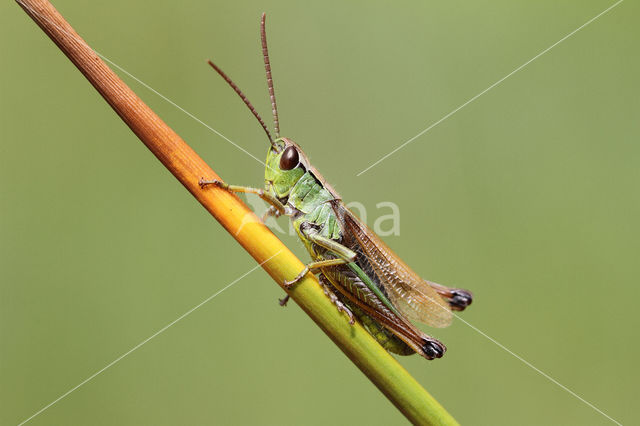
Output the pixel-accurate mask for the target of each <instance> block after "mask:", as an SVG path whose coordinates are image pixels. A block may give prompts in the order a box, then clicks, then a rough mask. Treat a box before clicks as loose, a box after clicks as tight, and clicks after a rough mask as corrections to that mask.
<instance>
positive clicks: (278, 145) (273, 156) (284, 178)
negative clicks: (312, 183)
mask: <svg viewBox="0 0 640 426" xmlns="http://www.w3.org/2000/svg"><path fill="white" fill-rule="evenodd" d="M305 163H306V157H305V156H304V154H303V153H302V151H301V150H300V148H299V147H298V145H297V144H296V143H295V142H293V141H291V140H289V139H287V138H278V139H276V140H275V141H273V144H271V146H269V151H268V152H267V162H266V166H267V167H266V168H265V171H264V185H265V189H266V190H267V191H269V192H270V193H272V194H273V195H275V196H276V197H278V198H280V199H282V198H287V197H288V196H289V192H290V191H291V188H293V186H294V185H295V184H296V182H298V180H299V179H300V178H301V177H302V175H303V174H304V172H305V170H306V167H305V166H306V165H305Z"/></svg>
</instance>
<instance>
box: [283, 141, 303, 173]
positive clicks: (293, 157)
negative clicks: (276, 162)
mask: <svg viewBox="0 0 640 426" xmlns="http://www.w3.org/2000/svg"><path fill="white" fill-rule="evenodd" d="M299 161H300V157H299V156H298V150H297V149H296V148H295V147H294V146H289V147H288V148H287V149H285V150H284V152H283V153H282V157H280V168H281V169H282V170H291V169H293V168H294V167H295V166H297V165H298V162H299Z"/></svg>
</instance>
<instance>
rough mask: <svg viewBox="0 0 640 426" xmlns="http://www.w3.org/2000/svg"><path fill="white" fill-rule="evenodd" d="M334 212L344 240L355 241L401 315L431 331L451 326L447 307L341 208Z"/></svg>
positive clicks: (374, 235) (399, 260) (363, 226)
mask: <svg viewBox="0 0 640 426" xmlns="http://www.w3.org/2000/svg"><path fill="white" fill-rule="evenodd" d="M334 208H335V209H336V210H337V213H338V217H339V218H341V221H342V223H343V225H344V227H345V236H348V238H353V239H354V240H355V241H354V243H356V244H357V245H358V247H359V248H360V249H361V251H362V252H363V253H364V255H365V256H366V257H367V261H368V262H369V264H370V265H371V267H372V269H373V270H374V272H375V274H376V275H377V276H378V278H379V281H380V283H381V284H382V286H383V287H384V290H385V292H386V293H387V295H388V296H389V300H390V301H391V303H393V305H394V306H395V307H396V308H397V309H398V310H399V311H400V312H401V313H403V314H404V315H406V316H407V318H409V319H411V320H414V321H418V322H421V323H424V324H427V325H430V326H431V327H446V326H448V325H449V324H451V321H452V319H453V314H452V313H451V309H450V308H449V304H448V303H447V302H445V301H444V300H443V299H442V297H440V295H439V294H438V293H436V291H435V290H434V289H433V288H431V287H430V286H429V285H428V284H427V283H426V282H425V281H424V280H423V279H422V278H420V276H418V274H416V273H415V272H413V270H411V268H409V266H408V265H407V264H406V263H404V262H403V261H402V260H401V259H400V258H399V257H398V256H396V254H395V253H394V252H393V251H392V250H391V249H390V248H389V247H388V246H387V245H386V244H385V243H384V242H383V241H382V240H381V239H380V237H378V236H377V235H376V234H375V233H374V232H373V231H371V230H370V229H369V228H368V227H367V226H366V225H365V224H364V223H362V222H361V221H360V220H359V219H358V218H357V217H356V216H355V215H354V214H353V213H352V212H351V211H350V210H349V209H347V208H346V207H345V206H344V205H343V204H341V203H340V205H338V206H334Z"/></svg>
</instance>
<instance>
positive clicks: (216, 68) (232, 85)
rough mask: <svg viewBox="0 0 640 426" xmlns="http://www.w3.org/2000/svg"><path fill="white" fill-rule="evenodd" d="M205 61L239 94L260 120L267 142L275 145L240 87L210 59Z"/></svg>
mask: <svg viewBox="0 0 640 426" xmlns="http://www.w3.org/2000/svg"><path fill="white" fill-rule="evenodd" d="M207 62H208V63H209V65H211V67H212V68H213V69H214V70H216V72H217V73H218V74H220V77H222V78H223V79H224V81H226V82H227V83H228V84H229V86H231V88H232V89H233V90H234V91H235V92H236V93H237V94H238V96H240V98H241V99H242V101H243V102H244V104H245V105H246V106H247V107H248V108H249V109H250V110H251V113H252V114H253V116H254V117H255V118H257V119H258V121H259V122H260V124H261V125H262V128H263V129H264V131H265V132H266V133H267V137H268V138H269V142H270V143H271V145H272V146H275V145H274V144H273V138H272V137H271V133H270V132H269V129H267V125H266V124H264V121H263V120H262V117H260V114H258V111H256V109H255V108H254V107H253V105H252V104H251V102H250V101H249V99H247V97H246V96H245V94H244V93H242V90H240V88H239V87H238V86H236V84H235V83H234V82H233V80H231V78H229V76H228V75H227V74H225V73H224V71H222V70H221V69H220V67H218V66H217V65H216V64H214V63H213V62H212V61H211V60H209V61H207Z"/></svg>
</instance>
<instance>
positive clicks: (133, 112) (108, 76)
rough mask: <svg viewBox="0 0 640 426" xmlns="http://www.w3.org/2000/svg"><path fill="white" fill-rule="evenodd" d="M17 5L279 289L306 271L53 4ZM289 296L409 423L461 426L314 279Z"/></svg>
mask: <svg viewBox="0 0 640 426" xmlns="http://www.w3.org/2000/svg"><path fill="white" fill-rule="evenodd" d="M17 2H18V4H19V5H20V6H21V7H22V8H23V9H24V10H25V12H26V13H27V14H28V15H29V16H30V17H31V18H32V19H33V20H34V21H35V22H36V23H37V24H38V25H39V26H40V28H41V29H42V30H43V31H44V32H45V33H46V34H47V35H48V36H49V37H50V38H51V40H53V42H54V43H55V44H56V45H58V47H59V48H60V50H62V52H64V54H65V55H66V56H67V57H68V58H69V59H70V60H71V62H73V63H74V64H75V66H76V67H77V68H78V69H79V70H80V72H82V74H83V75H84V76H85V77H86V78H87V80H89V82H90V83H91V84H92V85H93V86H94V87H95V89H96V90H97V91H98V92H99V93H100V94H101V95H102V97H103V98H104V99H105V100H106V101H107V102H108V103H109V105H111V107H112V108H113V109H114V110H115V112H116V113H117V114H118V115H119V116H120V118H121V119H122V120H123V121H124V122H125V123H126V124H127V125H128V126H129V128H131V130H132V131H133V132H134V133H135V134H136V135H137V136H138V138H140V140H141V141H142V142H143V143H144V144H145V145H146V146H147V147H148V148H149V150H150V151H151V152H152V153H153V154H154V155H155V156H156V158H157V159H158V160H160V162H161V163H162V164H163V165H164V166H165V167H166V168H167V169H168V170H169V171H170V172H171V173H172V174H173V175H174V176H175V177H176V179H178V180H179V181H180V182H181V183H182V184H183V185H184V187H185V188H186V189H187V190H188V191H189V192H190V193H191V194H192V195H193V196H194V197H195V199H196V200H198V201H199V202H200V204H202V206H203V207H204V208H205V209H207V211H209V213H211V215H212V216H213V217H214V218H216V220H217V221H218V222H220V224H221V225H222V226H223V227H224V228H225V229H226V230H227V231H228V232H229V233H230V234H231V235H232V236H233V238H235V239H236V240H237V241H238V243H240V245H241V246H242V247H243V248H244V249H245V250H246V251H247V252H248V253H249V254H250V255H251V256H252V257H253V258H254V259H255V260H256V261H257V262H259V263H260V264H262V267H263V268H264V270H265V271H266V272H267V273H268V274H269V275H270V276H271V277H272V278H273V279H274V280H275V282H276V283H278V284H279V285H280V286H282V283H283V282H284V280H285V279H291V278H292V277H294V276H296V275H297V274H298V273H299V272H300V271H301V270H302V268H303V267H304V265H303V264H302V263H301V262H300V261H299V260H298V259H297V258H296V257H295V256H294V255H293V254H292V253H291V252H290V251H289V249H288V248H287V247H286V246H284V245H283V244H282V242H280V240H278V238H277V237H276V236H275V235H274V234H273V233H271V231H269V229H267V228H266V227H265V226H264V225H263V224H262V222H261V221H260V220H259V219H258V218H257V217H256V216H255V215H254V214H253V213H252V212H251V211H250V210H249V209H248V208H247V206H245V205H244V204H243V203H242V202H241V201H240V200H239V199H238V198H237V197H236V196H235V195H233V194H231V193H229V192H227V191H225V190H222V189H218V188H215V187H208V188H206V189H201V188H200V186H199V185H198V181H199V179H200V178H202V177H204V178H206V179H219V177H218V175H217V174H216V173H215V172H214V171H213V170H212V169H211V168H210V167H209V166H208V165H207V164H206V163H205V162H204V161H203V160H202V159H201V158H200V157H199V156H198V155H197V154H196V153H195V152H194V151H193V150H192V149H191V148H190V147H189V146H188V145H187V144H186V143H185V142H184V141H183V140H182V139H181V138H180V136H178V134H176V133H175V132H174V131H173V130H172V129H171V128H170V127H169V126H167V124H165V123H164V122H163V121H162V120H161V119H160V118H159V117H158V116H157V115H156V114H155V113H154V112H153V111H152V110H151V108H149V107H148V106H147V105H146V104H145V103H144V102H142V100H141V99H140V98H139V97H138V96H137V95H136V94H135V93H134V92H133V91H132V90H131V89H130V88H129V87H127V85H126V84H124V82H123V81H122V80H120V78H118V76H117V75H116V74H115V73H114V72H113V71H112V70H111V69H110V68H109V67H108V66H107V65H106V64H105V63H104V62H103V61H102V60H101V59H100V57H99V56H98V55H97V54H96V53H95V52H94V51H93V50H92V49H91V48H90V47H89V45H87V43H86V42H85V41H84V40H82V38H80V36H79V35H78V34H77V33H76V32H75V31H74V30H73V28H72V27H71V25H69V23H68V22H67V21H66V20H65V19H64V18H63V17H62V16H61V15H60V14H59V13H58V11H57V10H56V9H55V8H54V7H53V6H52V5H51V4H50V3H49V2H48V1H46V0H17ZM285 290H286V289H285ZM286 291H287V292H288V293H289V294H290V295H291V297H292V299H293V300H294V301H295V302H296V303H297V304H298V305H300V307H301V308H302V309H303V310H304V311H305V312H306V313H307V314H308V315H309V317H311V319H313V321H315V322H316V324H317V325H318V326H319V327H320V328H321V329H322V330H323V331H324V332H325V333H326V334H327V335H328V336H329V337H330V338H331V340H333V341H334V343H335V344H336V345H337V346H338V347H339V348H340V349H341V350H342V351H343V352H344V353H345V354H346V355H347V356H348V357H349V358H350V359H351V361H353V363H354V364H355V365H356V366H357V367H358V368H360V370H362V372H363V373H364V374H365V375H366V376H367V377H368V378H369V379H370V380H371V381H372V382H373V383H374V384H375V385H376V386H377V387H378V388H379V389H380V390H381V391H382V392H383V393H384V394H385V395H386V396H387V398H389V400H390V401H391V402H392V403H393V404H394V405H395V406H396V407H397V408H398V409H399V410H400V411H401V412H402V413H403V414H404V415H405V416H406V417H407V419H409V420H410V421H411V422H413V423H415V424H433V425H436V424H437V425H454V424H457V422H456V421H455V419H454V418H453V417H452V416H451V415H450V414H449V413H448V412H447V411H446V410H445V409H444V408H443V407H442V406H441V405H440V404H439V403H438V402H437V401H436V400H435V399H434V398H433V397H432V396H431V395H430V394H429V393H428V392H427V391H426V390H425V389H424V388H423V387H422V386H420V384H419V383H418V382H417V381H416V380H415V379H414V378H413V377H412V376H411V375H410V374H409V373H408V372H407V371H406V370H405V369H404V368H403V367H402V366H400V364H398V362H397V361H396V360H395V359H394V358H393V357H392V356H391V355H389V353H387V352H386V351H385V350H384V349H383V348H382V347H381V346H380V345H379V344H378V343H377V342H376V341H375V340H374V339H373V338H372V337H371V336H370V335H369V334H368V333H367V332H366V330H364V328H362V326H360V325H359V324H355V325H353V326H351V325H349V323H348V321H347V319H346V317H345V316H343V315H342V314H340V313H339V312H338V311H337V309H336V308H335V306H334V305H333V304H332V303H331V302H330V301H329V299H328V298H327V297H326V296H325V295H324V293H323V291H322V289H321V287H320V286H319V284H318V281H317V279H316V278H315V277H314V276H313V275H312V274H308V275H307V277H306V278H305V279H304V280H303V281H301V282H300V283H299V284H297V285H296V286H294V288H293V289H291V290H286Z"/></svg>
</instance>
